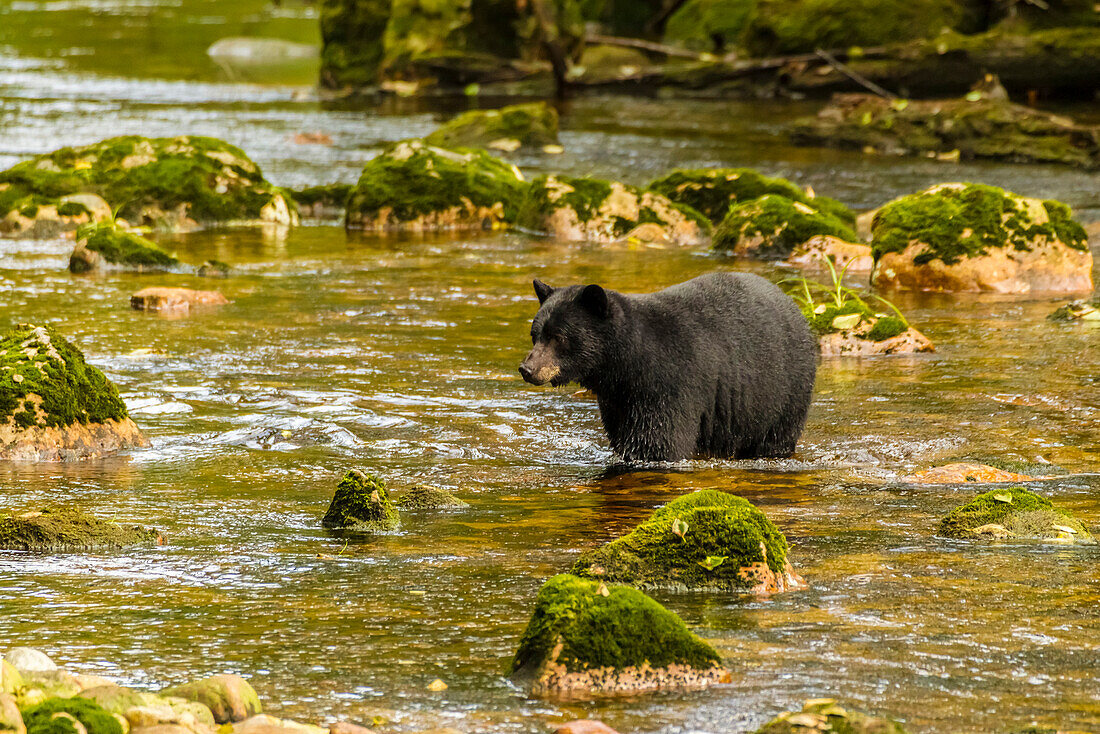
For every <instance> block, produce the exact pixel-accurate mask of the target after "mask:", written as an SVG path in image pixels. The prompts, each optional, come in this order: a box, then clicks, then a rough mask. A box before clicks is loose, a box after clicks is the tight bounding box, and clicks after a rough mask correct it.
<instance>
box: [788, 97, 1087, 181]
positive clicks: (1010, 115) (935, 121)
mask: <svg viewBox="0 0 1100 734" xmlns="http://www.w3.org/2000/svg"><path fill="white" fill-rule="evenodd" d="M791 140H792V141H793V142H794V143H795V144H798V145H817V146H828V147H835V148H855V149H858V150H863V151H867V152H874V153H881V154H887V155H930V154H941V155H944V154H948V155H958V156H959V157H960V158H963V159H967V160H969V159H974V158H986V159H992V160H1005V161H1014V162H1020V163H1063V164H1067V165H1072V166H1078V167H1082V168H1096V167H1098V166H1100V126H1093V125H1080V124H1077V123H1075V122H1074V121H1073V120H1070V119H1068V118H1066V117H1062V116H1060V115H1054V114H1051V113H1049V112H1042V111H1040V110H1035V109H1032V108H1030V107H1024V106H1023V105H1017V104H1012V103H1011V102H1008V101H1007V100H1003V99H989V98H987V97H985V96H982V94H981V93H980V92H974V93H972V94H971V95H969V96H968V97H966V98H959V99H938V100H923V101H919V100H889V99H884V98H882V97H878V96H875V95H870V94H843V95H837V96H836V97H834V98H833V100H832V102H831V103H830V104H829V105H828V106H827V107H825V108H824V109H822V110H821V112H819V113H818V114H817V116H816V117H811V118H805V119H802V120H797V121H795V122H794V123H793V124H792V126H791Z"/></svg>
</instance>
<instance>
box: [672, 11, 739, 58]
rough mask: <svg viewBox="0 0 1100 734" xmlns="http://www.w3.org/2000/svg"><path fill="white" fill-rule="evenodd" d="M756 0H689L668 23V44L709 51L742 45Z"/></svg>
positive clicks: (719, 50)
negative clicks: (743, 34)
mask: <svg viewBox="0 0 1100 734" xmlns="http://www.w3.org/2000/svg"><path fill="white" fill-rule="evenodd" d="M755 10H756V0H687V2H684V3H682V4H681V5H680V7H679V8H677V9H676V11H675V12H674V13H673V14H672V15H670V16H669V18H668V21H667V22H666V23H665V43H668V44H671V45H674V46H683V47H684V48H690V49H694V50H696V51H703V52H709V53H715V54H720V53H727V52H729V51H732V50H733V49H734V48H736V47H737V46H739V45H740V42H741V35H742V33H744V30H745V26H746V25H747V24H748V22H749V19H750V18H752V15H753V12H754V11H755Z"/></svg>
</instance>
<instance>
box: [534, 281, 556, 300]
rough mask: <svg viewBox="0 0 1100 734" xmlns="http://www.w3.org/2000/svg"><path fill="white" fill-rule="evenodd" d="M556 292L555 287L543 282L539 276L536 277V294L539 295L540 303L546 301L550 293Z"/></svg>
mask: <svg viewBox="0 0 1100 734" xmlns="http://www.w3.org/2000/svg"><path fill="white" fill-rule="evenodd" d="M553 292H554V289H553V288H551V287H550V286H548V285H546V284H545V283H543V282H542V281H541V280H539V279H538V278H535V295H536V296H538V297H539V303H546V299H547V298H549V297H550V294H551V293H553Z"/></svg>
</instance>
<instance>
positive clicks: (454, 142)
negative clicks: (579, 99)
mask: <svg viewBox="0 0 1100 734" xmlns="http://www.w3.org/2000/svg"><path fill="white" fill-rule="evenodd" d="M502 139H506V140H518V141H519V142H520V143H521V144H522V145H524V146H528V147H541V146H543V145H551V144H554V143H557V142H558V111H557V110H555V109H554V108H553V107H551V106H550V105H548V104H546V103H545V102H530V103H527V104H518V105H511V106H508V107H502V108H500V109H499V110H468V111H466V112H463V113H462V114H460V115H459V116H458V117H455V118H454V119H452V120H450V121H448V122H446V123H444V124H443V125H442V126H441V127H439V128H438V129H437V130H435V131H434V132H432V133H431V134H430V135H427V136H426V137H425V138H424V143H425V144H427V145H435V146H438V147H441V148H456V147H464V148H477V147H485V146H488V145H489V144H490V143H492V142H494V141H497V140H502Z"/></svg>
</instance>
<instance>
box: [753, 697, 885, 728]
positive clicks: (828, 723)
mask: <svg viewBox="0 0 1100 734" xmlns="http://www.w3.org/2000/svg"><path fill="white" fill-rule="evenodd" d="M824 732H833V733H834V734H905V729H904V728H903V727H902V725H901V724H899V723H898V722H896V721H892V720H890V719H886V718H880V717H877V716H870V715H868V714H862V713H860V712H858V711H852V710H849V709H846V708H844V707H843V706H840V705H839V704H837V702H836V700H835V699H832V698H815V699H811V700H809V701H807V702H806V703H805V704H803V706H802V710H801V711H788V712H786V713H783V714H780V715H779V716H777V717H776V718H774V719H772V720H771V721H769V722H768V723H767V724H765V725H764V726H762V727H760V728H759V729H757V730H756V734H819V733H824Z"/></svg>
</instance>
